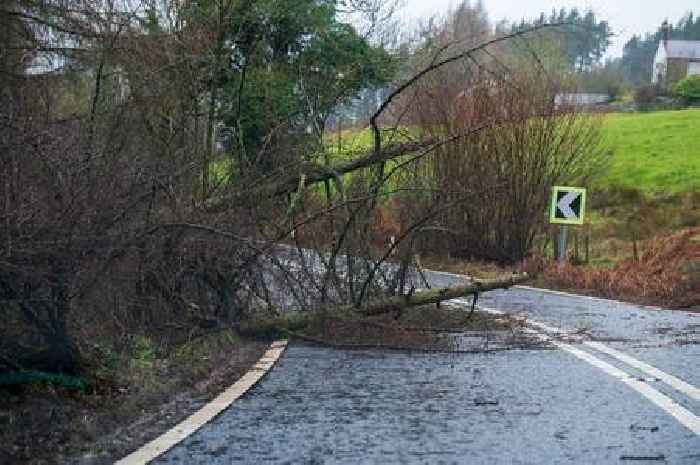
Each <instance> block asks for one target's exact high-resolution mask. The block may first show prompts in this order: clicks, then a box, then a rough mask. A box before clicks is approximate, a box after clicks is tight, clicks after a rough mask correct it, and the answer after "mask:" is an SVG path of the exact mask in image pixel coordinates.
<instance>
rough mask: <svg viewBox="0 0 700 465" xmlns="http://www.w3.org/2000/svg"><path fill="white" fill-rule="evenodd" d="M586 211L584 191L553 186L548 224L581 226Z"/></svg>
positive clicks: (578, 188) (577, 188) (576, 188)
mask: <svg viewBox="0 0 700 465" xmlns="http://www.w3.org/2000/svg"><path fill="white" fill-rule="evenodd" d="M585 210H586V189H583V188H580V187H564V186H554V188H553V189H552V204H551V208H550V212H549V222H550V223H554V224H583V216H584V212H585Z"/></svg>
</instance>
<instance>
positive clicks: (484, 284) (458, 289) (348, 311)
mask: <svg viewBox="0 0 700 465" xmlns="http://www.w3.org/2000/svg"><path fill="white" fill-rule="evenodd" d="M527 279H529V277H528V275H527V274H522V275H514V276H509V277H505V278H499V279H488V280H478V281H473V282H470V283H468V284H463V285H459V286H452V287H444V288H440V289H430V290H425V291H423V292H418V293H415V294H411V295H404V296H394V297H388V298H386V299H379V300H375V301H372V302H368V303H367V304H366V305H364V306H362V307H359V308H358V307H355V306H354V305H338V306H335V307H330V308H326V309H324V312H323V314H324V315H325V316H326V317H328V316H337V317H341V318H342V317H343V316H348V315H364V316H372V315H381V314H383V313H389V312H392V311H397V310H401V309H404V308H409V307H417V306H421V305H428V304H434V303H439V302H442V301H444V300H450V299H456V298H458V297H464V296H467V295H471V294H477V293H479V292H486V291H490V290H494V289H506V288H509V287H511V286H514V285H516V284H519V283H522V282H524V281H526V280H527ZM320 315H321V312H313V311H304V312H300V311H294V312H285V313H284V314H282V315H280V316H277V317H269V316H264V317H259V318H256V317H253V318H251V319H250V320H249V321H247V322H246V323H244V324H242V325H241V333H242V334H247V335H255V336H265V335H272V334H278V333H280V332H286V331H299V330H301V329H304V328H305V327H306V326H308V325H309V324H310V323H311V322H312V321H314V320H315V319H317V318H319V317H320Z"/></svg>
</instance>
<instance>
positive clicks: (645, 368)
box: [584, 341, 700, 400]
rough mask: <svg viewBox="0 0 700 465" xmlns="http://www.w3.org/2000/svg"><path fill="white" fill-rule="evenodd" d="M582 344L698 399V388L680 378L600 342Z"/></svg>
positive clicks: (699, 396) (699, 397)
mask: <svg viewBox="0 0 700 465" xmlns="http://www.w3.org/2000/svg"><path fill="white" fill-rule="evenodd" d="M584 344H585V345H586V346H588V347H592V348H594V349H596V350H599V351H601V352H603V353H606V354H608V355H610V356H611V357H615V358H616V359H618V360H621V361H623V362H625V363H626V364H628V365H629V366H631V367H634V368H636V369H638V370H639V371H642V372H644V373H646V374H648V375H649V376H652V377H654V378H656V379H659V380H661V381H663V382H664V383H666V384H668V385H669V386H671V387H672V388H674V389H675V390H677V391H679V392H682V393H683V394H685V395H687V396H688V397H690V398H691V399H693V400H700V389H698V388H696V387H695V386H693V385H691V384H689V383H686V382H685V381H683V380H682V379H679V378H676V377H675V376H673V375H670V374H668V373H665V372H663V371H661V370H659V369H658V368H655V367H653V366H651V365H649V364H646V363H644V362H642V361H640V360H637V359H636V358H634V357H631V356H629V355H627V354H625V353H623V352H620V351H619V350H616V349H613V348H611V347H608V346H606V345H605V344H601V343H600V342H591V341H586V342H584Z"/></svg>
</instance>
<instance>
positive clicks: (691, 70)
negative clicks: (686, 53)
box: [688, 61, 700, 76]
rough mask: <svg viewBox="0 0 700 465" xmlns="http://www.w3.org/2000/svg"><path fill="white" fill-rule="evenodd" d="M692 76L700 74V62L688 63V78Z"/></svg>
mask: <svg viewBox="0 0 700 465" xmlns="http://www.w3.org/2000/svg"><path fill="white" fill-rule="evenodd" d="M692 74H700V61H691V62H690V63H688V76H690V75H692Z"/></svg>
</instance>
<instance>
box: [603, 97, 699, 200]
mask: <svg viewBox="0 0 700 465" xmlns="http://www.w3.org/2000/svg"><path fill="white" fill-rule="evenodd" d="M603 142H604V144H605V145H606V146H607V147H609V148H610V149H611V150H613V158H612V162H611V164H610V167H609V169H608V171H607V172H606V173H605V174H604V176H603V177H602V179H601V180H600V184H601V187H627V188H634V189H637V190H641V191H642V192H644V193H646V194H662V193H663V194H665V193H669V194H679V193H686V192H698V191H700V109H691V110H681V111H663V112H655V113H634V114H610V115H608V116H606V118H605V122H604V124H603Z"/></svg>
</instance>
